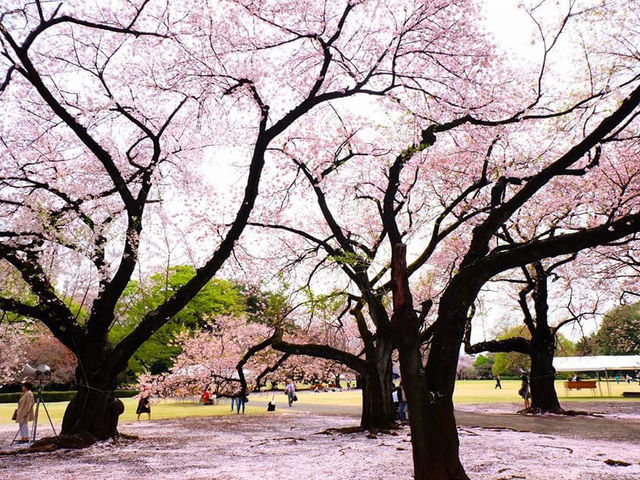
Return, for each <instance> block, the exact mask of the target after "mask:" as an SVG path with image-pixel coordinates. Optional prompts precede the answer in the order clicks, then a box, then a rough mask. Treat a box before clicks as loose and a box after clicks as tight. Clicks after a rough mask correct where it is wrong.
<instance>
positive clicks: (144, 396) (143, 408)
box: [136, 392, 151, 421]
mask: <svg viewBox="0 0 640 480" xmlns="http://www.w3.org/2000/svg"><path fill="white" fill-rule="evenodd" d="M150 397H151V395H150V394H149V392H142V393H141V394H140V400H138V408H136V413H137V414H138V420H137V421H140V415H141V414H143V413H146V414H147V418H148V420H151V402H150Z"/></svg>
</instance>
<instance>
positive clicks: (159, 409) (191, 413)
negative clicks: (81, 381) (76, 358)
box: [0, 396, 266, 425]
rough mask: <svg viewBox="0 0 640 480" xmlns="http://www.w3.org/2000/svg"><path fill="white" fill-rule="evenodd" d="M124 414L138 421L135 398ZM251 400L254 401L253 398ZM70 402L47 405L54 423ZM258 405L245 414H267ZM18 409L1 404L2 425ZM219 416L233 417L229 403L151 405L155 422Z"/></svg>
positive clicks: (126, 400)
mask: <svg viewBox="0 0 640 480" xmlns="http://www.w3.org/2000/svg"><path fill="white" fill-rule="evenodd" d="M256 398H259V397H256ZM121 400H122V402H123V403H124V407H125V409H124V413H123V414H122V415H121V416H120V421H121V422H131V421H134V420H136V417H137V415H136V407H137V405H138V400H137V399H135V398H123V399H121ZM251 400H254V398H253V396H252V397H251ZM68 403H69V402H51V403H47V404H46V405H47V409H48V410H49V414H50V415H51V419H52V420H53V422H54V423H56V424H58V423H61V422H62V416H63V415H64V410H65V408H67V404H68ZM255 403H258V405H255V404H253V403H252V402H251V401H249V403H247V405H246V408H245V414H247V415H256V414H262V413H263V412H265V409H266V407H265V405H266V400H265V401H264V402H255ZM16 407H17V404H15V403H1V404H0V424H7V423H12V421H11V415H12V414H13V411H14V410H15V408H16ZM43 415H45V413H44V411H43V410H42V409H41V410H40V413H39V419H38V424H39V425H40V424H42V422H45V423H46V422H47V419H46V415H45V416H43ZM219 415H231V411H230V406H229V401H228V400H226V401H224V400H223V403H221V404H219V405H200V404H198V403H193V402H176V401H173V400H154V401H153V403H152V404H151V418H152V419H154V420H163V419H168V418H184V417H210V416H219ZM234 415H235V412H234ZM140 419H141V420H146V419H147V415H146V414H142V415H140Z"/></svg>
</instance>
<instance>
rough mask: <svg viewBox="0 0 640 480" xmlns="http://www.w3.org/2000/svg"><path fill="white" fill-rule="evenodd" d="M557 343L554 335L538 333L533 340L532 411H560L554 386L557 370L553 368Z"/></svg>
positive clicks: (549, 332)
mask: <svg viewBox="0 0 640 480" xmlns="http://www.w3.org/2000/svg"><path fill="white" fill-rule="evenodd" d="M554 351H555V341H554V337H553V333H552V332H551V331H550V330H549V331H548V333H547V334H540V333H538V332H536V335H534V337H533V339H532V340H531V378H530V385H531V409H532V410H533V411H536V412H537V411H540V412H552V411H556V410H560V402H559V401H558V394H557V393H556V388H555V385H554V381H555V374H556V369H555V368H553V356H554Z"/></svg>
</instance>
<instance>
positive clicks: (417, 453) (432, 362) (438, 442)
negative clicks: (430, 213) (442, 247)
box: [391, 244, 469, 480]
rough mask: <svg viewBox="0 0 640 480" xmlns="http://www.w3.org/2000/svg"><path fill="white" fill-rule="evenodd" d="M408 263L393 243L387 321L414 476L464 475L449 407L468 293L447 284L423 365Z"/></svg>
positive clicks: (462, 479)
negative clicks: (395, 349) (403, 401)
mask: <svg viewBox="0 0 640 480" xmlns="http://www.w3.org/2000/svg"><path fill="white" fill-rule="evenodd" d="M406 268H407V267H406V247H405V246H404V245H402V244H397V245H394V250H393V260H392V270H391V272H392V273H391V276H392V280H393V316H392V317H391V322H392V324H393V326H394V331H395V335H396V345H397V346H398V352H399V358H400V373H401V375H402V383H403V386H404V390H405V394H406V397H407V403H408V406H409V425H410V426H411V445H412V447H413V448H412V450H413V468H414V478H415V479H416V480H468V477H467V474H466V473H465V471H464V468H463V467H462V463H460V458H459V447H460V444H459V441H458V430H457V428H456V419H455V416H454V413H453V390H454V385H455V379H456V367H457V363H458V355H459V351H460V345H461V343H462V337H463V334H464V328H465V324H466V311H467V308H465V305H467V304H466V303H464V300H463V298H464V297H463V295H461V294H462V293H468V292H469V289H468V288H466V289H462V288H460V289H456V288H451V289H450V290H448V292H449V294H448V295H447V294H445V295H444V296H443V297H442V299H441V302H440V307H439V315H438V320H437V323H436V324H434V328H433V336H432V337H431V346H430V351H429V357H428V360H427V364H426V366H425V365H424V364H423V359H422V351H421V336H420V335H419V332H420V328H421V326H422V320H421V319H420V318H419V317H418V316H417V314H416V311H415V310H414V308H413V299H412V296H411V291H410V289H409V282H408V276H407V270H406ZM450 292H456V294H455V295H453V294H452V293H450Z"/></svg>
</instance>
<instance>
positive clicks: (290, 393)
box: [284, 380, 297, 406]
mask: <svg viewBox="0 0 640 480" xmlns="http://www.w3.org/2000/svg"><path fill="white" fill-rule="evenodd" d="M284 391H285V393H286V394H287V400H289V406H291V405H293V402H295V401H296V400H297V398H296V387H295V385H294V384H293V380H289V383H287V386H286V387H285V389H284Z"/></svg>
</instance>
